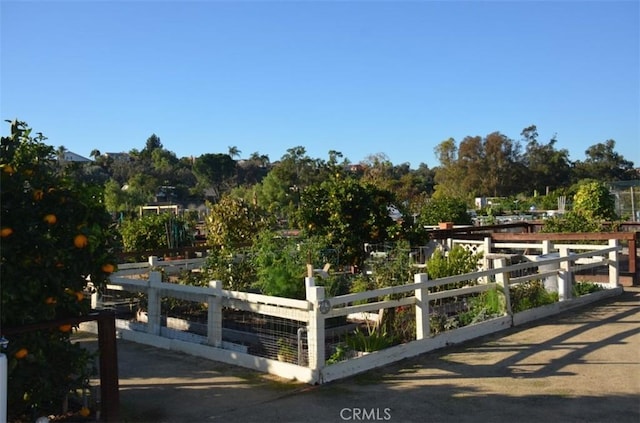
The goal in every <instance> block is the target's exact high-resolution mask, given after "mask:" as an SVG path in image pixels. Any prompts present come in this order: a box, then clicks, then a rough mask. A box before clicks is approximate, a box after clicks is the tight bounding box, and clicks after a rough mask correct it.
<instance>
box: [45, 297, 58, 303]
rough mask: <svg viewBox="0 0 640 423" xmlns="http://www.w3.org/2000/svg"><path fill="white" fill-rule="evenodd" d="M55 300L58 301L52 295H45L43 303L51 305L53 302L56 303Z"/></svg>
mask: <svg viewBox="0 0 640 423" xmlns="http://www.w3.org/2000/svg"><path fill="white" fill-rule="evenodd" d="M57 302H58V300H56V299H55V298H53V297H47V298H46V299H45V300H44V303H45V304H47V305H53V304H55V303H57Z"/></svg>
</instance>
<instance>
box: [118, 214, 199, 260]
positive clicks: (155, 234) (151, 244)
mask: <svg viewBox="0 0 640 423" xmlns="http://www.w3.org/2000/svg"><path fill="white" fill-rule="evenodd" d="M119 229H120V233H121V234H122V241H123V244H124V249H125V251H146V250H155V249H159V248H179V247H183V246H189V245H193V234H194V233H195V227H194V225H193V221H191V220H190V219H188V218H185V217H182V216H175V215H173V214H171V213H161V214H149V215H146V216H142V217H140V218H133V219H128V220H125V221H124V222H122V224H121V225H120V228H119Z"/></svg>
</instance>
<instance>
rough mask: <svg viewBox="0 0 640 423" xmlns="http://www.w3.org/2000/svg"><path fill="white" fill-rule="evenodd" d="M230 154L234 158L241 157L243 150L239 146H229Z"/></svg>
mask: <svg viewBox="0 0 640 423" xmlns="http://www.w3.org/2000/svg"><path fill="white" fill-rule="evenodd" d="M228 148H229V156H230V157H231V158H232V159H233V158H236V157H240V153H242V151H240V150H238V147H236V146H235V145H234V146H229V147H228Z"/></svg>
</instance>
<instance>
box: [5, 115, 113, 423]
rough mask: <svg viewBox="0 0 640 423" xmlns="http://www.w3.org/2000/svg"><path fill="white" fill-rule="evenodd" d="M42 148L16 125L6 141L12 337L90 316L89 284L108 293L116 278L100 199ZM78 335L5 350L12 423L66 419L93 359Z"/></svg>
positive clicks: (25, 341)
mask: <svg viewBox="0 0 640 423" xmlns="http://www.w3.org/2000/svg"><path fill="white" fill-rule="evenodd" d="M44 140H46V138H45V137H44V136H42V135H41V134H38V135H37V136H36V137H33V136H32V135H31V129H30V128H28V127H27V125H26V124H25V123H24V122H18V121H14V122H12V123H11V132H10V135H9V136H7V137H2V138H1V142H0V167H1V169H0V178H1V179H0V181H1V185H0V188H1V194H0V195H1V198H0V200H1V209H0V236H1V237H0V252H1V259H0V283H1V285H0V291H1V300H2V301H1V306H2V308H1V310H0V311H1V317H2V319H1V324H2V327H4V328H7V327H20V326H21V325H25V324H29V323H35V322H42V321H48V320H55V319H59V318H64V317H73V316H82V315H85V314H87V313H88V312H89V310H90V303H89V300H88V298H87V296H86V293H87V292H88V289H89V287H88V282H89V281H90V282H91V284H92V285H93V286H94V287H95V289H101V288H102V287H103V286H104V283H105V281H106V279H107V277H108V275H109V273H111V272H113V271H114V270H115V265H114V263H115V257H114V248H115V245H116V242H115V241H116V239H115V237H114V234H115V231H114V230H113V228H112V226H111V218H110V216H109V215H108V213H107V212H106V210H105V208H104V206H103V204H102V198H103V197H102V192H101V190H100V189H99V188H97V187H92V186H87V185H82V183H81V182H78V181H77V180H76V179H75V178H73V177H72V175H70V174H68V173H65V170H64V169H61V168H60V167H59V166H57V164H56V160H55V150H54V149H53V147H51V146H48V145H46V144H45V143H44ZM71 333H72V327H71V326H69V325H60V326H59V327H54V328H52V329H49V330H39V331H32V332H28V333H22V334H19V335H12V336H11V337H10V339H9V344H8V347H7V349H6V351H4V352H5V353H6V354H7V358H8V362H9V376H8V386H9V391H8V408H9V410H8V411H9V420H10V421H13V420H16V421H20V420H22V419H27V420H31V421H33V417H34V416H35V417H37V416H38V415H47V414H56V413H60V412H61V411H62V408H63V403H67V404H68V398H69V395H70V393H73V392H76V391H77V390H78V389H80V388H82V387H84V386H85V385H86V383H87V379H88V376H89V372H90V371H91V365H92V360H91V356H90V354H89V353H88V352H87V351H85V350H84V349H82V348H80V347H79V346H78V344H75V343H72V342H71V340H70V335H71ZM81 411H82V414H86V413H87V410H86V408H85V409H83V410H81Z"/></svg>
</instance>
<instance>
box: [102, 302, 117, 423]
mask: <svg viewBox="0 0 640 423" xmlns="http://www.w3.org/2000/svg"><path fill="white" fill-rule="evenodd" d="M98 347H99V349H100V391H101V401H102V403H101V407H100V408H101V410H100V411H101V419H102V420H103V421H105V422H117V421H119V420H120V388H119V386H118V349H117V346H116V317H115V314H114V313H113V312H109V311H104V312H101V313H100V316H99V318H98Z"/></svg>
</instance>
